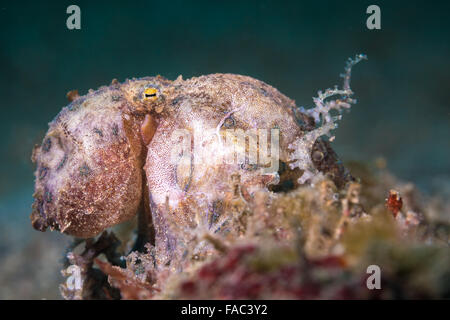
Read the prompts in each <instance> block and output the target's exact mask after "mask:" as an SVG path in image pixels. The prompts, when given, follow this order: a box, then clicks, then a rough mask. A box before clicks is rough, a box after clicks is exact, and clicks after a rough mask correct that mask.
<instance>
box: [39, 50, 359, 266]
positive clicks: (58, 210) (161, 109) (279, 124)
mask: <svg viewBox="0 0 450 320" xmlns="http://www.w3.org/2000/svg"><path fill="white" fill-rule="evenodd" d="M362 59H365V56H364V55H358V56H357V57H356V58H355V59H354V60H352V59H350V60H349V62H348V64H347V67H346V72H345V74H344V75H343V78H344V84H343V88H342V89H338V88H337V87H335V88H334V89H327V90H326V91H325V92H323V93H322V92H319V94H318V97H317V98H314V103H315V105H316V107H315V108H313V109H309V110H305V109H304V108H297V107H296V105H295V103H294V101H293V100H291V99H289V98H288V97H286V96H284V95H283V94H282V93H280V92H279V91H278V90H277V89H275V88H273V87H271V86H269V85H268V84H266V83H264V82H262V81H259V80H256V79H253V78H250V77H247V76H241V75H234V74H212V75H207V76H201V77H198V78H192V79H188V80H183V79H182V77H181V76H180V77H178V78H177V79H176V80H175V81H169V80H167V79H164V78H162V77H160V76H158V77H147V78H141V79H132V80H127V81H126V82H125V83H123V84H119V83H118V82H117V81H113V82H112V84H111V85H110V86H105V87H101V88H99V89H98V90H97V91H90V92H89V93H88V94H87V95H85V96H79V95H78V94H77V92H76V91H73V92H71V93H70V94H69V95H68V96H69V98H70V100H73V101H71V103H70V104H69V105H68V106H67V107H65V108H63V110H62V111H61V112H60V113H59V114H58V115H57V116H56V118H55V119H54V120H53V121H52V122H51V123H50V124H49V127H50V128H49V130H48V132H47V134H46V136H45V137H44V140H43V143H42V146H40V147H36V148H35V150H34V152H33V160H34V161H35V162H36V163H37V169H36V173H35V175H36V187H35V194H34V198H35V202H34V204H33V212H32V214H31V220H32V224H33V226H34V228H36V229H38V230H40V231H44V230H46V229H47V228H51V229H56V230H59V231H61V232H63V233H66V234H69V235H73V236H76V237H82V238H89V237H94V236H96V235H97V234H99V233H100V232H102V231H103V230H104V229H106V228H108V227H110V226H113V225H116V224H118V223H121V222H123V221H126V220H129V219H131V218H132V217H133V216H134V215H135V214H136V213H137V212H138V211H139V212H141V214H142V216H143V219H142V221H145V226H144V227H143V228H142V227H141V234H144V235H146V236H147V239H146V240H147V241H149V242H150V243H151V244H152V245H154V246H155V248H156V250H155V254H156V261H157V265H158V267H160V268H164V267H165V266H174V267H177V268H182V260H183V257H184V256H185V250H186V247H187V246H186V243H187V242H189V241H191V240H190V238H189V236H188V235H184V234H183V232H179V231H177V226H183V227H185V226H193V227H195V226H196V225H198V224H199V221H200V220H202V219H203V220H204V217H206V220H205V221H206V223H205V222H202V226H203V227H204V226H207V227H206V228H208V229H209V230H211V231H212V232H215V233H223V232H225V231H224V230H226V228H221V226H220V225H218V223H223V221H224V219H218V216H220V212H219V210H217V204H219V203H220V204H221V206H222V208H230V207H236V203H238V202H239V204H240V205H242V206H244V207H245V206H247V205H249V206H251V205H252V203H253V202H254V200H255V194H257V193H258V192H259V191H261V190H263V191H268V188H269V186H270V185H276V184H277V183H278V182H279V181H283V183H284V182H286V181H290V182H291V186H292V185H298V184H303V183H306V182H307V181H312V182H314V181H315V179H316V178H318V177H321V176H323V175H327V176H329V177H330V179H331V180H332V181H333V182H334V183H335V185H336V186H338V187H341V186H343V185H344V184H345V183H346V182H348V181H350V180H351V179H352V178H351V176H350V175H349V174H348V173H347V171H346V170H345V168H344V167H343V166H342V164H341V163H340V162H339V161H338V158H337V156H336V154H335V153H334V151H333V150H332V149H331V147H330V145H329V142H328V141H325V140H323V139H320V137H322V136H324V135H328V134H329V133H330V131H331V130H333V129H335V128H336V126H337V125H336V121H337V120H339V119H340V116H333V115H331V111H332V110H337V111H338V112H340V111H341V110H342V109H348V108H349V107H350V105H351V104H352V103H355V100H353V99H352V95H353V92H352V90H351V89H350V76H351V68H352V66H353V65H354V64H356V63H357V62H359V61H360V60H362ZM336 95H337V96H340V98H339V99H336V100H330V98H331V97H333V96H336ZM269 135H270V139H268V138H269ZM269 140H270V141H269ZM330 140H332V139H330ZM247 141H248V143H247ZM267 149H270V156H268V152H267ZM230 179H231V180H232V181H230ZM274 190H275V189H274ZM239 210H240V209H238V211H239ZM199 212H201V215H200V216H199ZM199 217H200V218H199ZM210 217H215V218H214V219H212V220H211V219H210ZM234 219H238V220H242V219H244V216H237V217H234ZM203 220H202V221H203ZM225 220H226V219H225ZM211 221H212V222H211ZM242 226H243V227H242V228H240V231H239V232H244V231H243V230H245V221H243V222H242ZM204 228H205V227H204ZM142 229H143V230H142ZM146 229H147V230H146ZM228 231H229V230H228ZM228 231H227V232H228Z"/></svg>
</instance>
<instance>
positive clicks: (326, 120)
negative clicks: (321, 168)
mask: <svg viewBox="0 0 450 320" xmlns="http://www.w3.org/2000/svg"><path fill="white" fill-rule="evenodd" d="M361 60H367V56H366V55H364V54H358V55H356V57H355V58H354V59H351V58H349V59H348V61H347V65H346V67H345V73H344V74H341V77H342V78H343V79H344V84H343V87H342V89H339V88H338V87H337V86H335V87H334V89H327V90H325V92H322V91H319V92H318V94H317V95H318V96H317V97H314V98H313V101H314V104H315V107H314V108H311V109H304V108H303V107H300V112H302V113H304V114H306V115H308V116H311V117H312V118H313V119H314V121H315V123H316V129H314V130H312V131H309V132H307V133H305V135H303V136H302V137H301V138H299V139H297V140H296V141H295V142H293V143H292V144H290V145H289V148H290V149H291V150H293V152H292V153H291V154H290V156H289V160H290V161H291V163H290V164H289V166H290V168H291V169H294V168H299V169H301V170H303V175H302V176H301V177H300V178H299V179H298V182H299V183H300V184H304V183H306V182H307V181H308V180H310V181H311V180H312V178H313V177H315V176H316V175H317V174H318V172H317V169H316V168H315V167H314V164H313V162H312V159H311V151H312V147H313V145H314V142H315V141H316V140H317V138H319V137H321V136H323V135H329V134H330V131H331V130H333V129H335V128H337V121H338V120H340V119H341V118H342V115H340V113H341V112H342V110H343V109H350V107H351V105H352V104H355V103H356V100H355V99H352V95H353V91H352V90H351V88H350V79H351V73H352V67H353V66H354V65H355V64H357V63H358V62H360V61H361ZM333 96H339V97H340V98H339V99H335V100H328V101H326V99H328V98H330V97H333ZM332 110H337V111H338V112H339V115H338V116H333V115H332V114H331V111H332ZM330 140H332V139H330Z"/></svg>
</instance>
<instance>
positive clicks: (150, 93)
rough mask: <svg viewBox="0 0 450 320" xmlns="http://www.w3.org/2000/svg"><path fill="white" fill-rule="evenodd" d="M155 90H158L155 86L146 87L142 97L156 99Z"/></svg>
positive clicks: (148, 99)
mask: <svg viewBox="0 0 450 320" xmlns="http://www.w3.org/2000/svg"><path fill="white" fill-rule="evenodd" d="M157 92H158V90H157V89H155V88H147V89H145V90H144V93H143V99H144V100H145V101H154V100H156V99H157V96H156V94H157Z"/></svg>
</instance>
